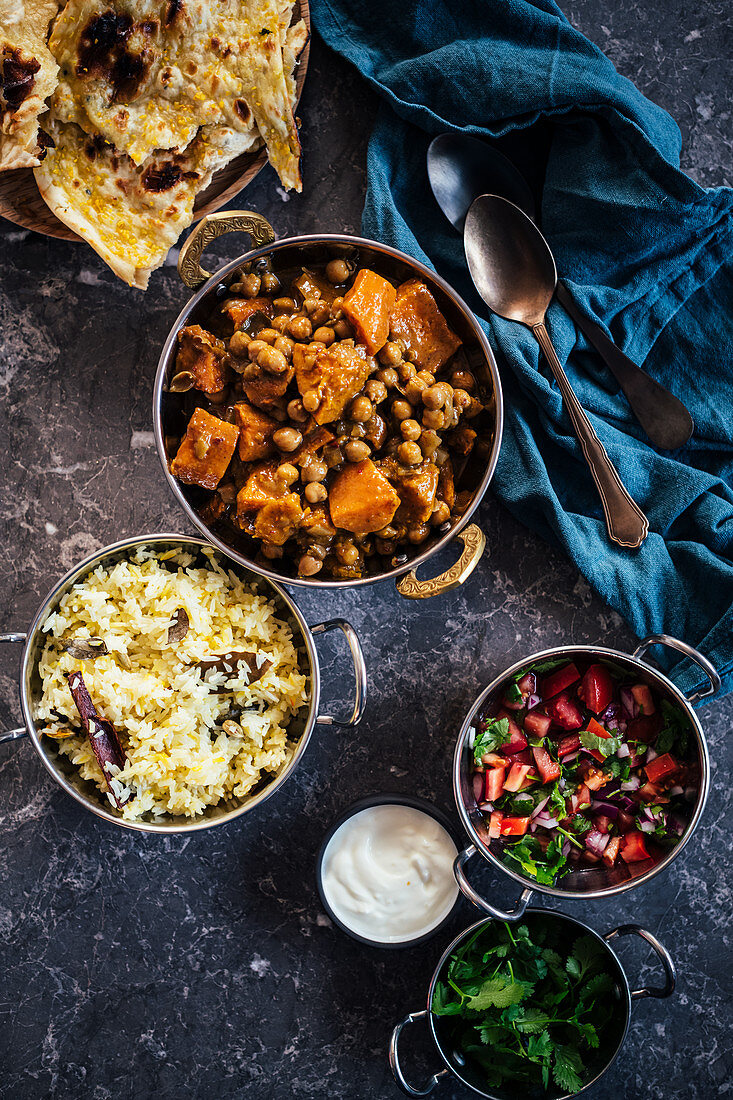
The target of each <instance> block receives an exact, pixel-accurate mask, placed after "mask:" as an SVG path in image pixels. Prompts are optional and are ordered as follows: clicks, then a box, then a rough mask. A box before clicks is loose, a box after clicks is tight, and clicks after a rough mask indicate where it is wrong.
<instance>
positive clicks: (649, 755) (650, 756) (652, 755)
mask: <svg viewBox="0 0 733 1100" xmlns="http://www.w3.org/2000/svg"><path fill="white" fill-rule="evenodd" d="M658 756H659V753H658V752H656V751H655V750H654V749H653V748H652V747H651V745H647V747H646V762H647V764H651V762H652V760H656V758H657V757H658Z"/></svg>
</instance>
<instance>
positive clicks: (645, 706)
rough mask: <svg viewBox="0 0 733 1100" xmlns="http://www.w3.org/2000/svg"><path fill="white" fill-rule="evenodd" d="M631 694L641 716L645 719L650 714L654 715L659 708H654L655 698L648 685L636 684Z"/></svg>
mask: <svg viewBox="0 0 733 1100" xmlns="http://www.w3.org/2000/svg"><path fill="white" fill-rule="evenodd" d="M631 694H632V695H633V696H634V702H635V703H636V704H637V706H638V707H639V713H640V714H642V715H643V716H644V717H645V718H646V717H648V715H650V714H654V712H655V710H656V709H657V708H656V707H655V706H654V696H653V695H652V690H651V688H650V687H649V686H648V684H634V686H633V687H632V689H631Z"/></svg>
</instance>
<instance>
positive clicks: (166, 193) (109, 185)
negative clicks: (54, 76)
mask: <svg viewBox="0 0 733 1100" xmlns="http://www.w3.org/2000/svg"><path fill="white" fill-rule="evenodd" d="M48 129H49V136H50V137H51V139H52V140H53V143H54V144H53V148H50V149H49V150H48V154H47V156H46V157H45V158H44V160H43V162H42V163H41V164H40V165H39V167H38V168H36V169H35V176H36V182H37V184H38V189H39V191H40V192H41V195H42V196H43V198H44V200H45V202H46V203H47V204H48V206H49V208H50V209H51V210H52V211H53V213H54V214H55V215H56V217H57V218H59V219H60V221H62V222H64V224H65V225H68V226H69V228H70V229H73V230H74V232H75V233H78V234H79V236H80V237H83V238H84V240H86V241H87V242H88V243H89V244H90V245H91V246H92V248H93V249H94V250H95V252H97V253H98V254H99V255H100V256H101V257H102V259H103V260H104V262H105V263H106V264H108V265H109V266H110V267H111V268H112V270H113V271H114V273H115V274H116V275H119V277H120V278H121V279H124V281H125V282H126V283H128V284H129V285H130V286H135V287H138V288H139V289H140V290H145V288H146V287H147V285H148V279H149V278H150V273H151V272H152V271H154V270H155V269H156V268H157V267H160V265H161V264H162V263H163V262H164V260H165V258H166V255H167V254H168V250H169V249H170V248H171V247H172V245H174V244H175V243H176V241H177V240H178V237H179V236H180V234H181V233H182V231H183V230H184V229H185V228H186V227H187V226H189V225H190V224H191V221H192V220H193V204H194V200H195V198H196V194H197V193H198V191H200V190H202V189H203V188H205V187H207V186H208V184H209V182H210V180H211V177H212V175H213V173H214V172H216V171H217V170H218V169H219V168H222V167H223V166H224V165H225V164H227V163H228V162H229V161H230V160H231V159H232V158H233V157H235V156H239V154H240V153H243V152H246V151H247V149H248V148H251V147H252V144H253V143H254V142H255V140H256V134H255V133H254V132H250V133H248V134H239V133H236V132H235V131H233V130H229V129H226V128H216V127H207V128H204V129H202V130H200V131H199V133H198V134H197V135H196V137H195V138H194V139H193V141H192V142H190V143H189V145H188V147H187V148H186V149H185V151H184V152H182V153H179V152H176V151H175V150H163V151H161V152H159V153H155V154H153V155H151V156H150V157H148V158H147V159H146V160H145V161H143V163H142V164H140V165H136V164H135V163H134V162H133V160H132V159H131V158H130V157H129V156H127V155H126V154H125V153H118V152H117V151H116V150H115V149H114V147H113V146H112V145H110V144H109V143H108V142H105V140H104V138H102V137H100V136H99V135H97V136H96V137H92V136H90V135H89V134H87V133H85V131H84V130H82V129H81V127H79V126H77V125H76V123H73V122H56V121H51V122H50V123H49V124H48Z"/></svg>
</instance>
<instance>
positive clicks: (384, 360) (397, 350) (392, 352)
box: [377, 340, 402, 367]
mask: <svg viewBox="0 0 733 1100" xmlns="http://www.w3.org/2000/svg"><path fill="white" fill-rule="evenodd" d="M377 359H378V360H379V362H380V363H381V364H382V366H383V367H396V366H397V364H398V363H401V362H402V348H401V347H400V345H399V344H395V343H394V341H393V340H388V341H387V343H386V344H385V345H384V347H383V348H382V349H381V351H380V352H379V353H378V354H377Z"/></svg>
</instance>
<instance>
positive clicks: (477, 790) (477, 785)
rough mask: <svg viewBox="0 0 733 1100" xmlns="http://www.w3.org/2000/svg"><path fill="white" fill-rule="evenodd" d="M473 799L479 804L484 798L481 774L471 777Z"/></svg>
mask: <svg viewBox="0 0 733 1100" xmlns="http://www.w3.org/2000/svg"><path fill="white" fill-rule="evenodd" d="M473 797H474V798H475V799H476V801H477V802H480V801H481V799H482V798H483V797H484V775H483V772H476V774H475V775H474V777H473Z"/></svg>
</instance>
